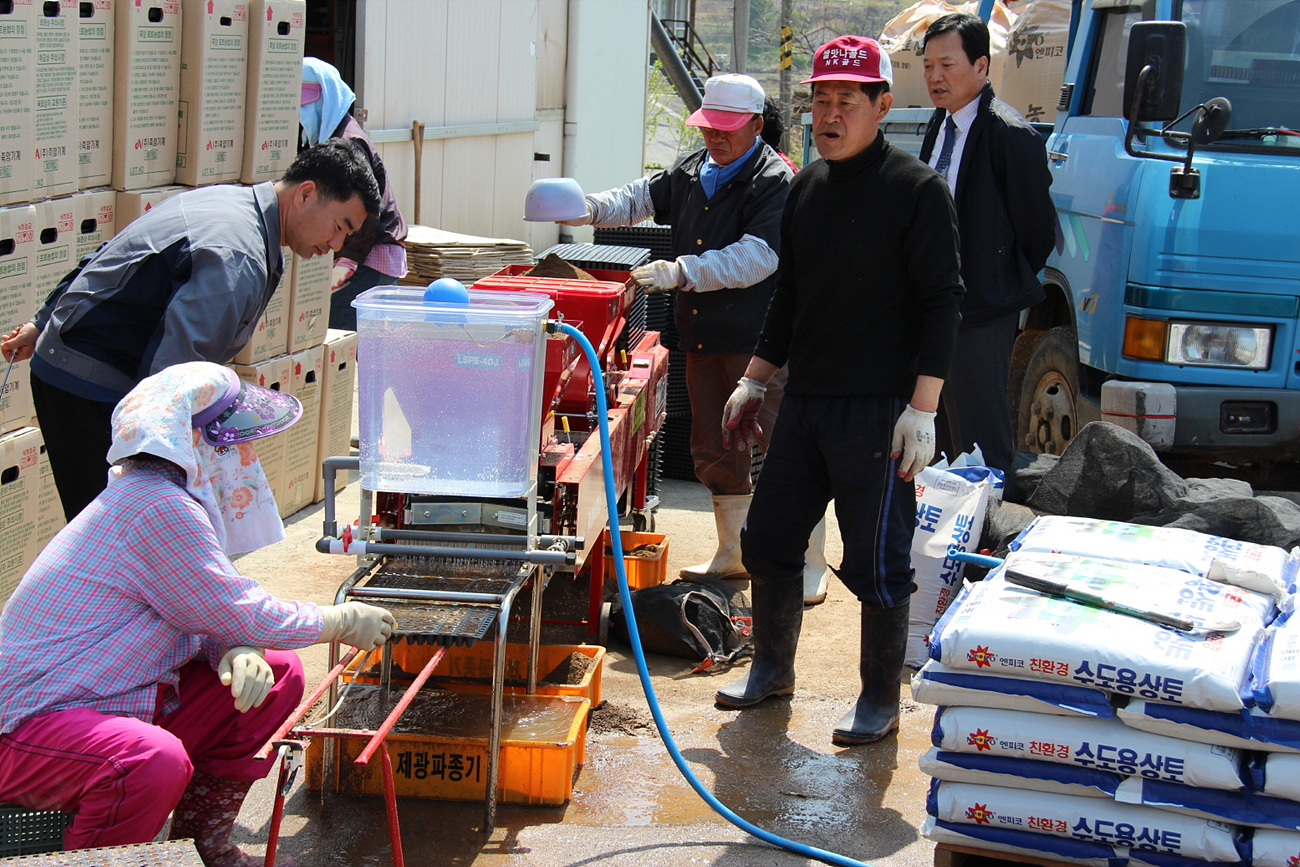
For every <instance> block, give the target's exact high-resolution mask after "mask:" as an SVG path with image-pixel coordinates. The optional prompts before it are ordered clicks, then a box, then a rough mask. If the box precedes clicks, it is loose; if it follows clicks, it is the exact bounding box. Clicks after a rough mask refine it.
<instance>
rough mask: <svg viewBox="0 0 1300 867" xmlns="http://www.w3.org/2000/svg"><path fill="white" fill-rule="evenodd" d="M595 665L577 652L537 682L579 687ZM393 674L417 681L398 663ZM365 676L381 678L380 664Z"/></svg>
mask: <svg viewBox="0 0 1300 867" xmlns="http://www.w3.org/2000/svg"><path fill="white" fill-rule="evenodd" d="M595 663H596V660H595V659H593V658H592V657H590V656H587V655H586V654H585V653H579V652H577V651H576V650H575V651H574V652H573V653H570V654H569V655H568V656H566V657H565V658H564V659H562V660H560V662H559V664H558V665H556V666H555V667H554V668H552V669H551V670H550V671H549V672H548V673H547V674H546V675H545V676H544V677H541V678H539V679H538V681H537V682H538V683H540V684H550V685H553V686H577V685H578V684H580V683H582V680H583V678H585V677H586V676H587V672H588V671H590V670H591V667H592V666H593V665H595ZM392 672H393V680H394V681H411V680H414V679H415V674H414V673H412V672H409V671H406V670H405V669H404V668H402V667H401V666H400V665H398V664H397V663H396V662H394V663H393V669H392ZM363 674H364V675H365V676H366V677H374V678H377V677H379V676H380V670H379V663H375V664H374V665H372V666H370V668H368V669H366V670H365V671H364V672H363ZM465 680H469V681H471V682H476V683H491V682H492V681H491V680H490V679H488V678H486V677H471V678H465ZM505 682H506V685H507V686H519V685H523V684H524V683H525V681H524V680H523V678H513V677H508V678H506V680H505Z"/></svg>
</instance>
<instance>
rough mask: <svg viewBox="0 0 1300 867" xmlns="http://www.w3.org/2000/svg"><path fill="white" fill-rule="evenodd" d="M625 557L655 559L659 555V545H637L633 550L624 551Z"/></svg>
mask: <svg viewBox="0 0 1300 867" xmlns="http://www.w3.org/2000/svg"><path fill="white" fill-rule="evenodd" d="M623 556H624V557H636V558H637V559H638V560H653V559H655V558H656V557H658V556H659V546H658V545H637V546H636V547H635V548H633V549H632V550H631V551H624V552H623Z"/></svg>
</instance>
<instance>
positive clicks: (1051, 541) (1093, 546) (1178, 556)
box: [1011, 515, 1294, 599]
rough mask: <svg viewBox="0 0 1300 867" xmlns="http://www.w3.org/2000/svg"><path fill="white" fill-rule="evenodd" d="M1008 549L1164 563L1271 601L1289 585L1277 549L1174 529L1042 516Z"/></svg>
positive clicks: (1281, 554) (1283, 559)
mask: <svg viewBox="0 0 1300 867" xmlns="http://www.w3.org/2000/svg"><path fill="white" fill-rule="evenodd" d="M1011 550H1013V551H1020V552H1024V553H1032V552H1052V553H1058V554H1077V555H1079V556H1083V557H1105V558H1106V559H1108V560H1119V561H1122V562H1125V563H1147V564H1150V565H1152V566H1164V567H1167V568H1170V569H1177V570H1179V571H1180V572H1189V573H1191V574H1193V575H1201V576H1203V577H1206V578H1209V579H1210V580H1211V581H1219V582H1223V583H1226V584H1233V585H1236V586H1237V587H1244V588H1245V589H1247V590H1254V591H1255V592H1256V593H1264V594H1267V595H1269V596H1272V597H1273V598H1274V599H1280V598H1282V596H1283V595H1284V594H1285V592H1286V585H1287V581H1286V577H1285V576H1286V575H1287V574H1288V570H1287V559H1288V558H1287V552H1286V551H1284V550H1282V549H1281V548H1278V547H1277V546H1275V545H1256V544H1254V543H1252V542H1239V541H1237V540H1236V539H1225V538H1224V537H1222V536H1210V535H1207V534H1205V533H1198V532H1196V531H1195V530H1184V529H1180V528H1178V527H1148V526H1145V525H1143V524H1126V523H1124V522H1122V521H1097V520H1094V519H1092V518H1073V517H1066V516H1062V515H1043V516H1040V517H1038V518H1035V519H1034V520H1033V521H1032V522H1030V524H1029V526H1027V527H1025V529H1024V530H1022V531H1021V533H1020V535H1019V536H1018V537H1016V539H1015V540H1014V541H1013V542H1012V543H1011ZM1293 568H1294V567H1293Z"/></svg>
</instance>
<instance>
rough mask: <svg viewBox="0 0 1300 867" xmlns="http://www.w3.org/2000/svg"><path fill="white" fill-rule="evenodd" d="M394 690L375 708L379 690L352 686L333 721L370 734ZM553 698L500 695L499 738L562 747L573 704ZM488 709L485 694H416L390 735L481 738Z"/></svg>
mask: <svg viewBox="0 0 1300 867" xmlns="http://www.w3.org/2000/svg"><path fill="white" fill-rule="evenodd" d="M401 696H402V693H401V691H400V690H394V691H393V692H392V694H391V696H390V698H389V701H388V703H387V704H386V705H385V706H383V707H381V706H380V701H379V687H377V686H370V685H367V684H359V683H358V684H353V685H352V687H351V689H350V691H349V692H348V695H347V699H346V700H345V702H344V704H343V707H342V708H341V709H340V710H339V712H338V715H337V716H336V717H335V718H334V723H335V724H336V725H337V726H338V727H340V728H347V729H359V730H362V731H374V730H376V729H378V728H379V726H380V725H381V724H382V723H383V721H384V719H385V718H386V717H387V716H388V714H389V713H390V712H391V711H392V709H393V707H394V706H395V705H396V704H397V700H398V699H399V698H401ZM574 704H576V702H566V701H564V700H563V699H558V698H553V697H539V696H528V695H506V696H502V706H501V739H502V740H503V741H505V740H511V741H537V742H541V743H562V742H564V741H567V740H568V737H569V729H570V728H571V727H572V725H573V714H574V708H573V705H574ZM490 710H491V704H490V699H489V697H488V696H486V695H481V694H478V693H467V692H452V691H450V690H440V689H435V690H422V691H421V692H420V693H418V694H417V695H416V696H415V699H414V701H412V702H411V704H410V706H409V707H408V708H407V709H406V712H405V713H403V714H402V716H401V717H400V718H399V719H398V720H397V724H396V725H395V726H394V727H393V731H394V732H396V733H398V734H419V735H427V736H431V737H447V738H455V739H458V740H459V739H463V738H480V737H485V736H486V735H487V732H488V730H489V726H488V720H489V714H490Z"/></svg>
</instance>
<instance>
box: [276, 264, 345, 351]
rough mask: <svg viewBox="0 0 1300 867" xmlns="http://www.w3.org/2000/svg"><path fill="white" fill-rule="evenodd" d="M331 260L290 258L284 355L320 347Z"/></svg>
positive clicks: (327, 307) (326, 319)
mask: <svg viewBox="0 0 1300 867" xmlns="http://www.w3.org/2000/svg"><path fill="white" fill-rule="evenodd" d="M333 270H334V257H333V256H330V255H328V254H327V255H324V256H312V257H311V258H310V259H304V258H303V257H301V256H294V257H293V292H292V293H291V294H290V302H289V305H290V306H289V342H288V345H287V347H286V351H288V352H300V351H302V350H304V349H310V348H311V347H313V346H320V344H321V342H322V341H324V340H325V331H326V330H327V329H328V328H329V319H330V275H331V272H332V271H333Z"/></svg>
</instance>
